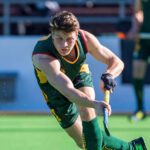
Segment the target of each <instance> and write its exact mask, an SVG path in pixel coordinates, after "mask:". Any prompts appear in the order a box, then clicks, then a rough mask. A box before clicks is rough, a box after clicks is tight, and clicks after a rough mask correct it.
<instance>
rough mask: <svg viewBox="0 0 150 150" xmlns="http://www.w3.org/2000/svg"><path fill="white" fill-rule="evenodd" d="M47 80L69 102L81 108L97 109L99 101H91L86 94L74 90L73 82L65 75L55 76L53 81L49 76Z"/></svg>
mask: <svg viewBox="0 0 150 150" xmlns="http://www.w3.org/2000/svg"><path fill="white" fill-rule="evenodd" d="M47 79H48V81H49V83H50V84H51V85H53V86H54V88H56V89H57V90H58V91H59V92H60V93H61V94H62V95H64V96H65V97H67V99H68V100H69V101H71V102H73V103H75V104H77V105H80V106H84V107H91V108H95V109H96V108H97V107H96V106H97V103H99V101H95V100H93V99H90V98H89V97H88V96H87V95H86V94H85V93H83V92H81V91H80V90H78V89H76V88H74V85H73V84H72V81H71V80H70V79H69V78H68V77H67V76H66V75H65V74H63V73H61V72H60V74H59V75H55V76H54V78H53V80H52V79H51V78H49V76H47Z"/></svg>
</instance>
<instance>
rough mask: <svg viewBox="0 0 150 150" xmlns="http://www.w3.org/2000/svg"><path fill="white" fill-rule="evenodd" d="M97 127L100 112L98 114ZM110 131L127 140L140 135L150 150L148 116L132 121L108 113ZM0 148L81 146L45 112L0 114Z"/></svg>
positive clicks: (70, 148) (27, 149)
mask: <svg viewBox="0 0 150 150" xmlns="http://www.w3.org/2000/svg"><path fill="white" fill-rule="evenodd" d="M99 122H100V127H101V128H103V125H102V116H99ZM109 129H110V133H111V134H113V135H114V136H117V137H120V138H122V139H124V140H126V141H130V140H132V139H134V138H137V137H140V136H143V137H144V139H145V142H146V144H147V148H148V150H150V117H147V118H146V119H144V120H142V121H140V122H138V123H132V122H130V121H129V120H128V117H127V116H111V117H109ZM0 150H80V149H79V148H78V147H77V146H76V144H75V143H74V141H73V140H72V139H71V138H70V137H69V136H68V135H67V134H66V133H65V131H64V130H63V129H61V127H60V126H59V125H58V123H57V121H56V120H55V118H54V117H52V116H48V115H1V116H0Z"/></svg>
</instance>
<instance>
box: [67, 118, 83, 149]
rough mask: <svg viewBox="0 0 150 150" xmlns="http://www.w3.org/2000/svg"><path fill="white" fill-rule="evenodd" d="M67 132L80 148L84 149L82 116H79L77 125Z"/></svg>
mask: <svg viewBox="0 0 150 150" xmlns="http://www.w3.org/2000/svg"><path fill="white" fill-rule="evenodd" d="M65 131H66V132H67V133H68V135H69V136H70V137H71V138H73V139H74V141H75V142H76V144H77V145H78V146H79V147H80V148H83V138H82V122H81V118H80V116H78V118H77V120H76V121H75V123H74V124H73V125H72V126H71V127H69V128H66V129H65Z"/></svg>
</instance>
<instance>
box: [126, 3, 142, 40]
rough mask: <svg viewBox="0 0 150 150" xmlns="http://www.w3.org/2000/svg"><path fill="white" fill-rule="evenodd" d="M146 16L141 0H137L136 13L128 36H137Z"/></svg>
mask: <svg viewBox="0 0 150 150" xmlns="http://www.w3.org/2000/svg"><path fill="white" fill-rule="evenodd" d="M143 20H144V16H143V10H142V4H141V0H136V1H135V4H134V14H133V18H132V26H131V29H130V30H129V32H128V34H127V38H136V37H137V36H138V35H137V34H138V32H139V29H140V26H141V24H142V23H143Z"/></svg>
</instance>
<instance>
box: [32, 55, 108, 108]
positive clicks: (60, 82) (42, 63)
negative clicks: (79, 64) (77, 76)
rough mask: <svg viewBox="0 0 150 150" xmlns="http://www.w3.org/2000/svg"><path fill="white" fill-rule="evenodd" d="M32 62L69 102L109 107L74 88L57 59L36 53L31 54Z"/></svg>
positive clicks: (94, 106) (93, 106)
mask: <svg viewBox="0 0 150 150" xmlns="http://www.w3.org/2000/svg"><path fill="white" fill-rule="evenodd" d="M33 63H34V65H35V66H36V67H37V68H39V69H40V70H41V71H42V72H43V73H44V74H45V75H46V77H47V80H48V82H49V83H50V84H51V85H53V86H54V88H56V89H57V90H58V91H59V92H60V93H62V94H63V95H64V96H65V97H67V98H68V100H70V101H71V102H74V103H76V104H78V105H81V106H85V107H91V108H95V109H97V108H98V107H100V103H101V106H105V107H107V108H108V107H110V106H108V105H106V104H104V103H103V102H100V101H93V100H92V99H90V98H89V97H88V96H87V95H86V94H84V93H83V92H81V91H79V90H78V89H75V88H74V86H73V84H72V81H71V80H70V79H69V78H68V77H67V76H66V75H65V74H64V73H63V72H61V71H60V63H59V61H58V60H57V59H55V58H53V57H51V56H48V55H41V54H37V55H34V56H33ZM108 109H109V108H108Z"/></svg>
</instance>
